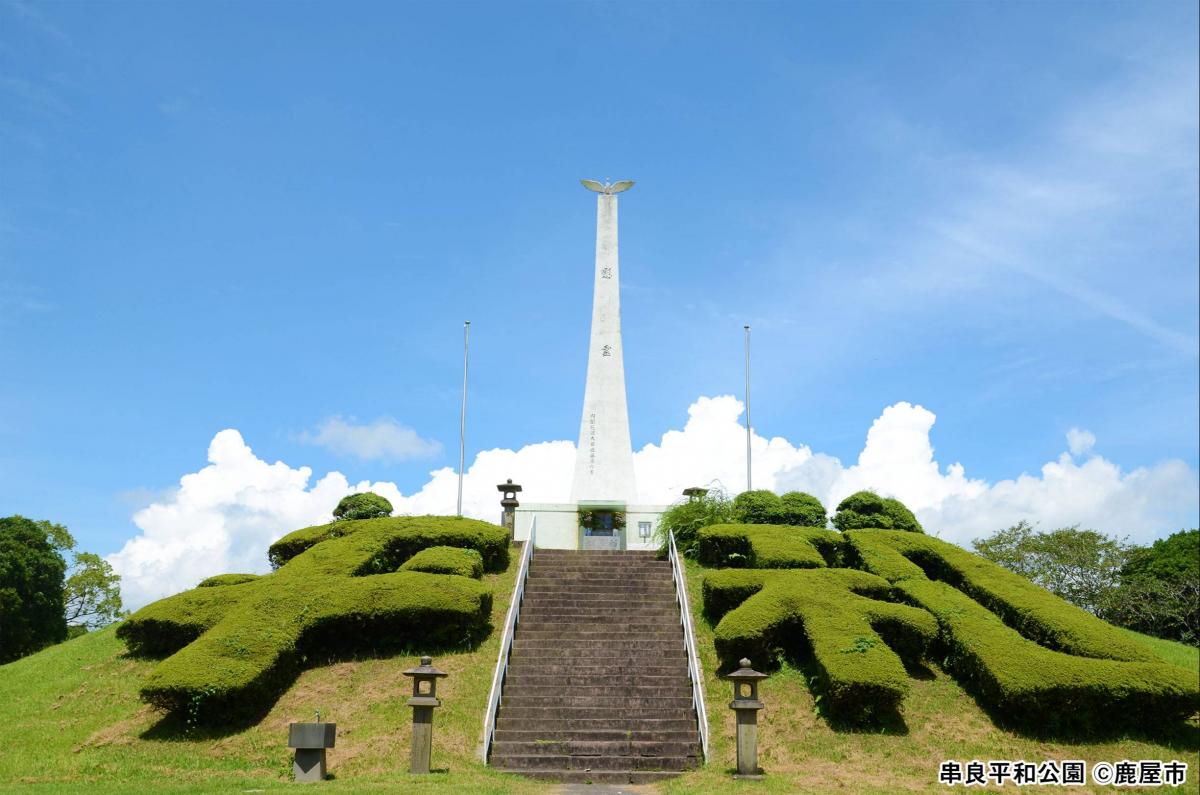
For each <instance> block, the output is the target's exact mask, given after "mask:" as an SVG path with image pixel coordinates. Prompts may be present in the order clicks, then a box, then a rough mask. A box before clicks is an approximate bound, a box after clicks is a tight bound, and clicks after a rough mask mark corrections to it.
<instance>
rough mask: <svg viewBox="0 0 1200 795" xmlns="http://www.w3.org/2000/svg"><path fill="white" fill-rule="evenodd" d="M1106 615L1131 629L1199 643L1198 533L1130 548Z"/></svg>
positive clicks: (1199, 558) (1199, 583)
mask: <svg viewBox="0 0 1200 795" xmlns="http://www.w3.org/2000/svg"><path fill="white" fill-rule="evenodd" d="M1106 611H1107V612H1108V613H1109V615H1110V617H1111V620H1113V621H1115V622H1117V623H1119V624H1121V625H1122V626H1126V627H1129V628H1130V629H1136V630H1138V631H1139V632H1145V633H1148V634H1150V635H1156V636H1158V637H1161V638H1171V639H1173V640H1182V641H1184V642H1186V643H1200V530H1181V531H1179V532H1178V533H1174V534H1172V535H1170V536H1168V537H1167V538H1160V539H1159V540H1157V541H1155V542H1154V544H1153V545H1151V546H1149V547H1138V548H1135V549H1133V550H1131V552H1130V554H1129V556H1128V560H1127V562H1126V563H1125V566H1124V567H1123V568H1122V569H1121V574H1120V586H1119V587H1118V588H1117V589H1116V590H1115V591H1114V592H1113V594H1112V595H1111V597H1110V599H1109V601H1108V603H1107V604H1106Z"/></svg>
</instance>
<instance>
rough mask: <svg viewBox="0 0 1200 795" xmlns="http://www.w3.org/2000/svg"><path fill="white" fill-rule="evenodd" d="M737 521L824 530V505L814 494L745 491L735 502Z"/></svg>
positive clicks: (825, 520) (825, 521)
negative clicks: (822, 528) (821, 528)
mask: <svg viewBox="0 0 1200 795" xmlns="http://www.w3.org/2000/svg"><path fill="white" fill-rule="evenodd" d="M733 512H734V516H733V519H734V521H736V522H738V523H740V524H788V525H796V526H798V527H824V526H825V525H826V524H827V523H828V517H827V516H826V515H825V506H824V505H822V504H821V501H820V500H818V499H817V498H816V497H814V496H812V495H811V494H805V493H804V492H802V491H789V492H787V493H786V494H784V495H783V496H782V497H781V496H779V495H778V494H776V493H775V492H773V491H770V490H768V489H754V490H753V491H743V492H742V493H741V494H739V495H737V497H736V498H735V499H734V501H733Z"/></svg>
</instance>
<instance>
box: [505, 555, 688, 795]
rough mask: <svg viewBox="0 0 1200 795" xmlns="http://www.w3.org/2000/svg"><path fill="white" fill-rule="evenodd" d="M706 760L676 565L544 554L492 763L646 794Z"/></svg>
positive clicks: (532, 583) (516, 645) (530, 585)
mask: <svg viewBox="0 0 1200 795" xmlns="http://www.w3.org/2000/svg"><path fill="white" fill-rule="evenodd" d="M700 761H701V759H700V735H699V733H698V731H697V729H696V713H695V710H694V709H693V708H692V689H691V684H690V681H689V680H688V667H687V652H686V651H685V650H684V643H683V630H682V629H681V627H680V624H679V606H678V604H677V603H676V602H675V586H674V584H673V582H672V580H671V565H670V563H668V562H667V561H665V560H658V559H657V555H656V553H654V552H608V551H606V552H591V551H589V552H574V551H567V550H552V549H546V550H537V552H536V553H535V554H534V556H533V561H532V564H531V566H530V569H529V580H528V582H527V584H526V588H525V600H524V602H523V604H522V607H521V620H520V623H519V624H518V626H517V631H516V635H515V638H514V641H513V649H512V657H511V661H510V663H509V669H508V676H507V678H506V680H505V683H504V695H503V700H502V701H501V707H500V712H499V715H498V717H497V722H496V734H495V741H494V743H493V745H492V753H491V765H492V766H493V767H494V768H496V769H499V770H503V771H506V772H510V773H521V774H523V775H526V776H531V777H534V778H541V779H550V780H554V781H563V782H605V783H622V784H641V783H648V782H652V781H658V780H660V779H662V778H666V777H669V776H673V775H678V773H679V772H680V771H683V770H687V769H689V768H692V767H696V766H697V765H699V764H700Z"/></svg>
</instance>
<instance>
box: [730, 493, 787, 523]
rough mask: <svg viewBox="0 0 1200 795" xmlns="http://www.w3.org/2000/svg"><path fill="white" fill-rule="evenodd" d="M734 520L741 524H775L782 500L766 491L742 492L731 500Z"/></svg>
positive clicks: (781, 506)
mask: <svg viewBox="0 0 1200 795" xmlns="http://www.w3.org/2000/svg"><path fill="white" fill-rule="evenodd" d="M733 512H734V518H735V519H736V520H737V521H738V522H739V523H741V524H776V523H778V522H779V514H780V513H782V512H783V500H781V499H780V498H779V495H778V494H776V493H775V492H773V491H770V490H768V489H754V490H753V491H743V492H742V493H741V494H739V495H737V497H734V499H733Z"/></svg>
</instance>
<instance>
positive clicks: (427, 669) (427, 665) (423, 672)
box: [402, 657, 450, 676]
mask: <svg viewBox="0 0 1200 795" xmlns="http://www.w3.org/2000/svg"><path fill="white" fill-rule="evenodd" d="M402 673H403V674H404V675H405V676H449V675H450V674H448V673H446V672H445V671H439V670H438V669H437V668H434V667H433V658H432V657H422V658H421V664H420V665H418V666H417V667H416V668H409V669H408V670H407V671H403V672H402Z"/></svg>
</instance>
